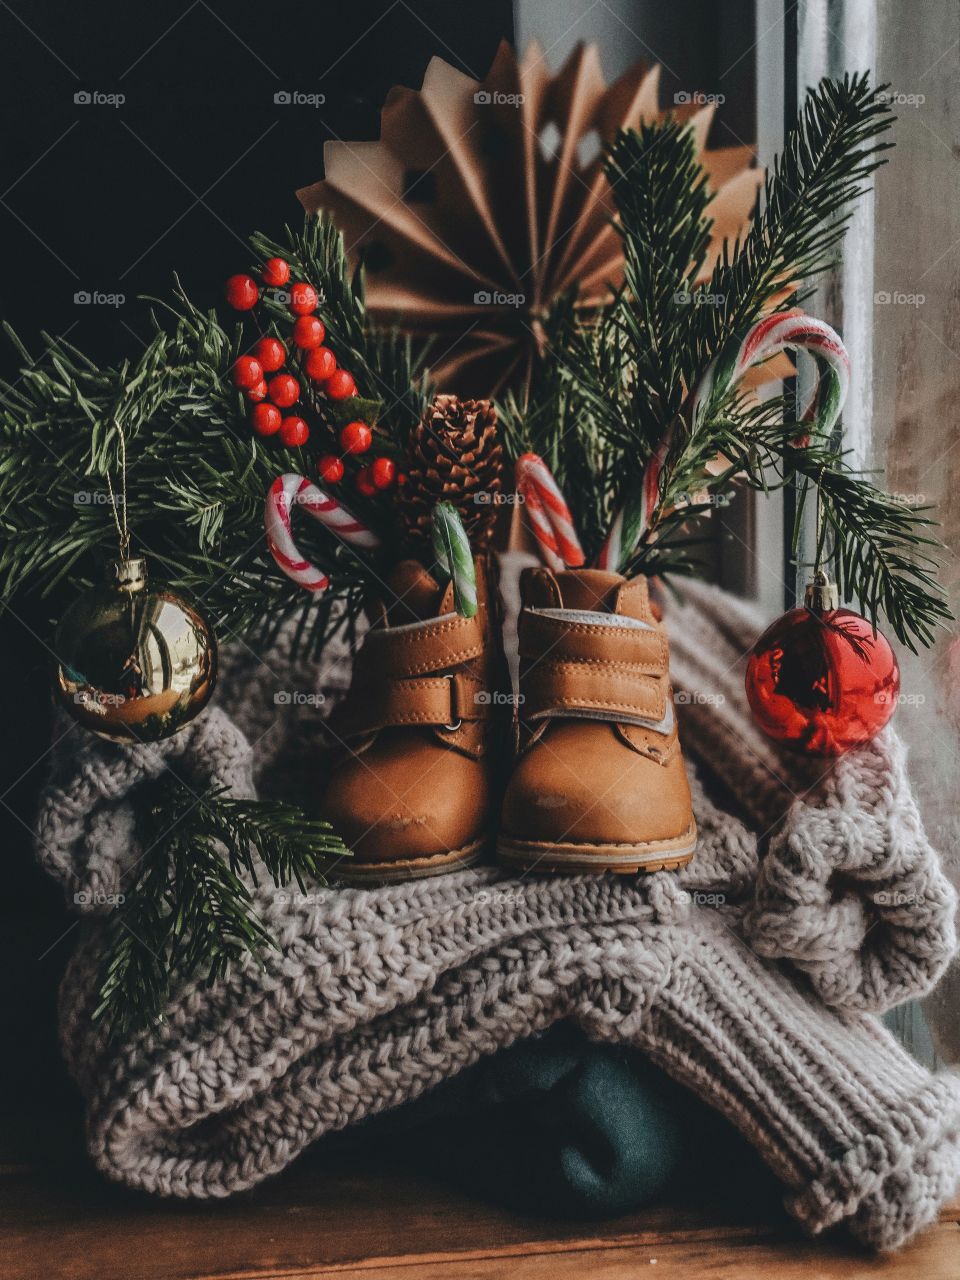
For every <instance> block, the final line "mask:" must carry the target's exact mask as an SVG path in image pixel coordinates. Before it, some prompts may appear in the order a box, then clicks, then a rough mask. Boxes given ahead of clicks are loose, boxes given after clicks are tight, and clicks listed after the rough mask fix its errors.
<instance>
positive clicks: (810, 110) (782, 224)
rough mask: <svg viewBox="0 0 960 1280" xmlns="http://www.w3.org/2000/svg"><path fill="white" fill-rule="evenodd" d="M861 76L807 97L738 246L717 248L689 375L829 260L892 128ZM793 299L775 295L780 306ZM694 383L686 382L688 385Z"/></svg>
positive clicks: (825, 84)
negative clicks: (707, 302) (708, 301)
mask: <svg viewBox="0 0 960 1280" xmlns="http://www.w3.org/2000/svg"><path fill="white" fill-rule="evenodd" d="M882 87H883V86H881V88H880V89H876V90H874V89H871V88H870V77H869V74H867V73H864V74H863V75H850V74H847V75H845V76H844V78H843V79H842V80H828V79H823V80H821V81H820V83H819V85H818V86H817V88H816V89H815V90H812V91H811V92H809V93H808V94H807V96H806V99H805V101H804V104H803V108H802V110H801V112H800V115H799V118H798V120H797V122H796V124H795V125H794V126H793V128H792V129H791V130H790V132H789V133H788V135H787V138H786V141H785V145H784V149H783V152H782V154H781V155H780V156H778V157H777V159H776V161H775V163H774V167H773V172H772V173H769V174H768V175H767V178H766V181H765V183H764V195H763V200H762V202H761V208H760V210H759V212H758V214H757V216H756V217H755V218H754V221H753V225H752V226H751V228H750V230H749V232H748V233H747V235H746V236H745V237H744V239H743V241H742V242H741V241H740V240H736V241H735V242H734V243H733V244H725V245H724V248H723V252H722V254H721V257H720V259H719V261H718V262H717V264H716V266H715V268H714V271H713V275H712V277H711V280H710V285H709V293H710V294H711V295H713V297H714V298H715V299H716V305H714V306H711V307H708V308H704V309H703V310H702V313H701V319H702V323H701V324H700V325H699V326H698V333H697V349H696V352H695V353H691V354H693V355H694V357H695V358H694V360H693V362H692V367H691V369H690V370H689V371H688V372H690V373H697V372H701V371H702V369H703V368H704V367H705V365H706V363H707V362H708V361H709V359H710V358H711V357H712V356H713V355H715V354H716V353H717V352H718V351H719V350H720V349H721V347H722V346H723V344H724V343H725V342H726V341H727V340H728V339H729V338H730V337H732V336H733V335H734V334H736V333H739V332H741V331H742V330H744V329H746V328H747V327H748V326H749V325H751V324H752V323H753V322H754V321H755V320H758V319H759V318H760V316H761V314H762V313H763V311H764V310H765V309H768V308H769V307H770V305H771V303H772V302H773V301H774V300H775V299H776V296H777V294H778V293H783V292H784V291H785V289H786V287H787V286H789V285H791V284H793V285H796V284H797V283H798V282H801V281H802V282H805V283H806V282H809V281H810V280H811V279H813V278H814V277H815V276H817V275H818V274H820V273H821V272H823V271H825V270H826V269H827V268H828V267H830V266H831V265H832V264H833V262H834V261H835V257H836V251H837V249H838V246H839V244H840V242H841V241H842V239H843V236H844V234H845V232H846V229H847V225H848V223H849V221H850V217H851V214H852V211H853V204H854V202H855V201H856V200H857V199H858V198H859V197H860V196H861V195H862V194H863V193H864V191H866V190H867V183H868V179H869V178H870V176H871V175H872V174H873V173H874V172H875V171H876V170H877V169H878V168H879V167H880V166H881V165H882V164H884V163H885V160H884V158H883V152H885V151H887V150H889V149H890V148H891V147H892V145H893V144H892V143H889V142H883V141H881V137H882V135H883V134H884V133H885V132H886V131H887V130H888V129H889V128H890V126H891V124H892V123H893V116H892V113H891V111H890V107H889V104H888V103H887V101H886V100H885V99H884V97H883V94H882V92H881V90H882ZM793 301H795V298H791V297H789V296H783V297H781V299H780V304H779V305H781V306H786V305H788V304H789V303H791V302H793ZM690 385H692V382H691V383H690Z"/></svg>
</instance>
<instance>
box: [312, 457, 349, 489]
mask: <svg viewBox="0 0 960 1280" xmlns="http://www.w3.org/2000/svg"><path fill="white" fill-rule="evenodd" d="M317 472H318V473H319V476H320V479H321V480H326V482H327V484H339V483H340V481H341V480H342V479H343V463H342V462H341V461H340V459H339V458H337V457H334V455H333V454H332V453H326V454H324V456H323V457H322V458H320V459H318V461H317Z"/></svg>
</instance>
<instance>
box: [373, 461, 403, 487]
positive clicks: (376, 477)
mask: <svg viewBox="0 0 960 1280" xmlns="http://www.w3.org/2000/svg"><path fill="white" fill-rule="evenodd" d="M396 476H397V464H396V463H395V462H394V460H393V459H392V458H375V459H374V460H373V462H372V463H371V464H370V479H371V480H372V481H373V483H374V485H375V486H376V487H377V488H378V489H389V488H390V486H391V485H392V484H393V482H394V480H395V479H396Z"/></svg>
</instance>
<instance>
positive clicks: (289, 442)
mask: <svg viewBox="0 0 960 1280" xmlns="http://www.w3.org/2000/svg"><path fill="white" fill-rule="evenodd" d="M280 439H281V440H282V441H283V443H284V444H285V445H286V446H287V448H288V449H299V448H300V446H301V445H302V444H306V443H307V441H308V440H309V439H310V428H309V427H308V426H307V424H306V422H304V420H303V418H298V417H297V416H296V414H294V415H293V416H291V417H289V418H284V420H283V421H282V422H281V423H280Z"/></svg>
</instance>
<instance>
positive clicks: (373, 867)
mask: <svg viewBox="0 0 960 1280" xmlns="http://www.w3.org/2000/svg"><path fill="white" fill-rule="evenodd" d="M489 843H490V841H489V840H488V838H487V837H486V836H484V837H483V838H482V839H480V840H474V841H473V842H472V843H471V844H467V845H464V846H463V848H462V849H450V850H449V851H448V852H446V853H435V854H432V855H431V856H430V857H429V858H397V859H396V860H395V861H393V862H354V861H353V860H352V859H350V860H344V861H343V862H341V863H339V864H338V865H337V869H336V871H333V872H331V874H332V875H334V876H335V877H336V879H337V880H338V881H339V882H340V883H341V884H344V885H347V886H349V887H351V888H354V887H362V888H375V887H376V886H378V885H383V884H403V883H404V882H405V881H407V880H423V879H425V878H426V877H427V876H443V875H449V874H450V873H451V872H453V871H462V870H463V869H464V868H465V867H470V866H472V865H473V864H474V863H475V862H479V860H480V859H481V858H482V857H483V854H484V851H485V849H486V848H487V847H488V845H489Z"/></svg>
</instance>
